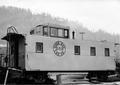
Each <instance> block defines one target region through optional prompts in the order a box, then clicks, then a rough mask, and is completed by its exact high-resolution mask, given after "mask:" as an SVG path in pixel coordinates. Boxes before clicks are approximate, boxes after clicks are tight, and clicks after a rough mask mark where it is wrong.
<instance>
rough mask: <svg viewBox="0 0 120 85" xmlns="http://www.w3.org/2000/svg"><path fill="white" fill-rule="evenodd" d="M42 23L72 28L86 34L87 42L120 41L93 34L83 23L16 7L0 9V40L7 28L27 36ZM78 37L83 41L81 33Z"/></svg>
mask: <svg viewBox="0 0 120 85" xmlns="http://www.w3.org/2000/svg"><path fill="white" fill-rule="evenodd" d="M42 23H53V24H59V25H65V26H70V28H71V30H75V31H76V32H85V34H84V39H86V40H98V41H100V40H108V41H111V42H114V41H115V42H118V40H119V39H118V38H119V35H115V34H114V35H113V34H109V33H107V32H104V31H103V30H99V31H97V32H91V31H89V30H88V28H86V27H83V25H82V22H77V21H69V20H67V19H63V18H60V17H54V16H51V15H50V14H46V13H41V14H33V13H32V12H31V11H30V10H25V9H20V8H15V7H0V38H2V37H3V36H4V35H5V34H6V32H7V27H9V26H11V25H12V26H15V27H16V28H17V30H18V32H19V33H22V34H26V33H28V32H29V30H30V29H31V28H32V27H34V26H36V25H39V24H42ZM76 36H77V37H79V38H80V39H81V35H80V34H79V33H78V35H76ZM0 44H4V41H2V40H0Z"/></svg>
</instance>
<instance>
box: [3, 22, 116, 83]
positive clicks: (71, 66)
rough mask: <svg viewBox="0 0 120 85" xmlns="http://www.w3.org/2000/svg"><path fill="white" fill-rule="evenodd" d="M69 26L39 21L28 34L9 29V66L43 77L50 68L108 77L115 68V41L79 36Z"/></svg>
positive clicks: (26, 73)
mask: <svg viewBox="0 0 120 85" xmlns="http://www.w3.org/2000/svg"><path fill="white" fill-rule="evenodd" d="M75 33H76V32H71V29H70V27H68V26H61V25H55V24H42V25H37V26H36V27H34V28H33V29H31V30H30V33H29V34H27V35H23V34H18V33H14V32H8V33H7V35H6V36H5V37H3V38H2V39H3V40H7V41H8V63H7V66H8V67H11V68H16V69H20V70H23V74H24V75H25V76H22V77H25V78H29V80H30V78H31V79H33V80H34V81H36V80H37V81H38V80H41V77H42V81H44V78H46V76H47V73H48V72H88V78H89V79H90V78H91V77H93V76H97V77H98V79H103V80H104V79H106V78H107V76H108V75H109V74H110V73H111V72H114V71H115V68H116V66H115V61H114V57H115V55H114V43H112V42H108V41H91V40H81V39H79V38H76V37H77V36H75Z"/></svg>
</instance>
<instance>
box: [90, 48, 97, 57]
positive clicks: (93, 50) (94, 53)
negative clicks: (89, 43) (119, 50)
mask: <svg viewBox="0 0 120 85" xmlns="http://www.w3.org/2000/svg"><path fill="white" fill-rule="evenodd" d="M90 55H91V56H96V48H95V47H90Z"/></svg>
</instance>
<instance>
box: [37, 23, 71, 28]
mask: <svg viewBox="0 0 120 85" xmlns="http://www.w3.org/2000/svg"><path fill="white" fill-rule="evenodd" d="M39 26H48V27H55V28H65V29H69V28H70V27H69V26H64V25H59V24H52V23H45V24H40V25H37V26H36V27H39Z"/></svg>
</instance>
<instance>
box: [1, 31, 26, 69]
mask: <svg viewBox="0 0 120 85" xmlns="http://www.w3.org/2000/svg"><path fill="white" fill-rule="evenodd" d="M2 39H3V40H7V41H8V46H7V51H8V52H7V58H8V61H7V66H9V67H14V68H19V67H24V65H23V64H24V63H23V62H24V51H25V46H24V42H25V41H24V40H25V39H24V36H23V35H21V34H16V33H8V34H7V35H6V36H5V37H3V38H2ZM21 61H23V62H21Z"/></svg>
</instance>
